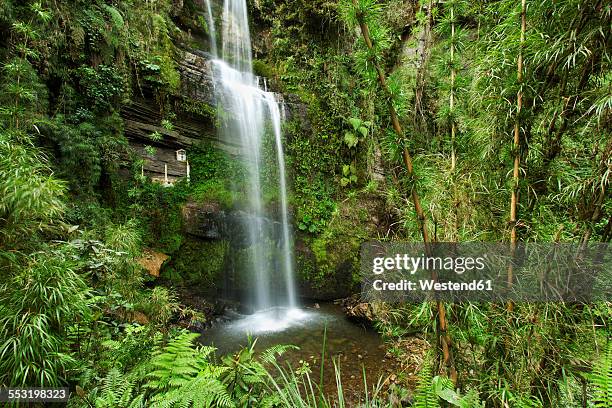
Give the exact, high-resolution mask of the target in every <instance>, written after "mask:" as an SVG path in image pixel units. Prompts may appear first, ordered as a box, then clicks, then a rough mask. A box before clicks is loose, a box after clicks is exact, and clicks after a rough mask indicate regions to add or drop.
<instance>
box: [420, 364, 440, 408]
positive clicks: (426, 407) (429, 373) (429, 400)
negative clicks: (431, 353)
mask: <svg viewBox="0 0 612 408" xmlns="http://www.w3.org/2000/svg"><path fill="white" fill-rule="evenodd" d="M433 381H434V379H433V369H432V366H431V358H426V360H425V362H424V364H423V367H422V368H421V371H420V372H419V378H418V382H417V387H416V392H415V395H414V408H439V407H440V403H439V399H438V395H437V394H436V389H435V387H434V382H433Z"/></svg>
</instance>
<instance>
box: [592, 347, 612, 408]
mask: <svg viewBox="0 0 612 408" xmlns="http://www.w3.org/2000/svg"><path fill="white" fill-rule="evenodd" d="M591 383H592V384H593V387H594V388H595V390H594V395H593V404H594V406H595V407H596V408H604V407H606V408H607V407H612V342H608V344H607V346H606V350H605V351H604V352H603V353H602V356H601V357H600V358H599V360H598V361H597V362H596V363H595V365H594V366H593V372H592V373H591Z"/></svg>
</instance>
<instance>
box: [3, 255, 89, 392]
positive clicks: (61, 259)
mask: <svg viewBox="0 0 612 408" xmlns="http://www.w3.org/2000/svg"><path fill="white" fill-rule="evenodd" d="M64 251H65V250H62V249H61V248H59V249H55V250H53V251H51V252H49V253H43V254H35V255H32V256H31V257H30V259H29V260H28V264H27V266H24V267H23V268H21V269H20V270H19V271H17V272H16V273H15V274H14V276H12V277H11V278H10V279H9V280H7V281H6V282H5V283H3V284H2V285H1V286H0V310H1V316H2V317H0V338H1V339H2V343H0V357H1V358H0V372H1V373H2V374H0V384H4V385H19V386H39V387H53V386H59V385H62V384H65V382H66V381H67V379H68V372H69V370H73V369H75V368H76V361H75V360H74V357H73V356H72V355H71V354H70V353H69V343H68V342H67V339H66V337H65V333H66V330H67V329H68V327H69V326H70V325H73V324H76V323H77V321H80V320H84V319H87V315H88V313H89V309H88V307H87V304H86V299H87V296H88V288H87V286H86V284H85V281H84V280H83V278H82V277H81V276H80V275H78V274H77V273H76V272H75V270H74V263H73V262H72V261H71V260H70V258H69V257H68V256H67V254H66V253H65V252H64Z"/></svg>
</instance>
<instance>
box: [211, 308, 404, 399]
mask: <svg viewBox="0 0 612 408" xmlns="http://www.w3.org/2000/svg"><path fill="white" fill-rule="evenodd" d="M325 332H326V347H325V349H326V351H325V364H324V378H325V381H324V382H325V386H324V388H325V393H326V394H327V395H335V393H336V384H335V376H334V368H333V364H332V361H331V358H334V359H335V361H337V362H339V366H340V372H341V377H342V386H343V390H344V393H345V394H348V395H347V398H349V399H351V400H355V398H357V399H358V398H359V395H360V394H362V393H363V391H364V385H363V369H365V372H366V377H367V381H368V384H370V387H369V388H371V385H372V384H376V383H377V381H378V379H379V377H381V376H382V377H383V379H384V378H385V377H386V376H387V375H389V374H391V372H392V371H393V369H394V364H395V362H394V361H393V360H391V359H390V358H389V357H387V356H386V348H385V346H384V344H383V342H382V339H381V337H380V336H379V335H378V333H376V331H374V330H372V329H371V328H367V327H365V326H363V325H360V324H356V323H354V322H352V321H349V320H348V319H347V318H346V317H345V315H344V314H343V312H342V310H341V308H340V307H339V306H337V305H334V304H332V303H327V304H321V306H320V308H314V307H312V308H308V307H306V308H302V309H279V308H276V309H270V310H266V311H261V312H257V313H255V314H252V315H236V316H233V319H232V320H230V321H228V322H226V323H223V324H219V325H217V326H216V327H213V328H211V329H208V330H206V331H204V332H203V334H202V337H201V338H200V341H201V342H202V344H205V345H212V346H215V347H216V348H217V355H218V356H220V355H225V354H228V353H233V352H235V351H237V350H240V349H241V348H242V347H246V346H247V345H248V344H249V341H248V337H249V335H250V336H251V337H252V338H253V339H257V342H256V347H255V348H256V350H260V351H261V350H265V349H266V348H268V347H270V346H273V345H276V344H292V345H295V346H297V347H299V350H292V351H289V352H287V353H286V354H285V355H283V356H282V357H281V358H280V359H279V362H280V363H281V365H283V366H284V365H286V364H287V363H288V364H291V366H292V367H294V368H295V367H298V366H299V365H300V364H301V363H300V361H304V362H307V363H308V364H309V366H310V368H311V370H312V372H313V374H312V377H313V378H316V379H318V378H319V373H320V368H321V355H322V349H323V338H324V333H325Z"/></svg>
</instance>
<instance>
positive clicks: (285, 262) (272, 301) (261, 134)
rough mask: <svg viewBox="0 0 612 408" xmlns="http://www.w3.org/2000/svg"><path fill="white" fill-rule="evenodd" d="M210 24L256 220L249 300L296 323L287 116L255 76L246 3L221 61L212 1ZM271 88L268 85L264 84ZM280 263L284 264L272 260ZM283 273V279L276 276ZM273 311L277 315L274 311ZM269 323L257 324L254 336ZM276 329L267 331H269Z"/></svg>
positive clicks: (219, 89)
mask: <svg viewBox="0 0 612 408" xmlns="http://www.w3.org/2000/svg"><path fill="white" fill-rule="evenodd" d="M206 9H207V12H208V16H207V22H208V25H209V30H208V31H209V34H210V35H211V41H210V43H211V53H212V54H213V58H214V59H213V61H212V62H213V67H214V70H213V71H214V77H215V78H214V81H215V92H216V99H217V102H218V103H219V104H220V106H221V107H222V108H223V110H224V111H225V112H228V115H224V117H223V118H222V119H223V120H222V122H223V125H222V126H221V129H220V133H221V135H220V136H221V137H226V138H228V140H235V139H236V136H237V137H238V138H239V140H240V142H241V146H242V152H243V153H242V157H241V160H242V164H243V165H244V167H245V169H246V174H247V177H246V178H247V180H246V187H245V190H246V191H244V192H245V193H246V196H247V201H248V209H247V211H248V212H249V213H250V215H251V216H249V217H245V218H244V220H245V221H244V222H245V224H246V225H245V227H246V231H247V232H248V240H249V245H250V254H249V255H250V256H249V260H250V262H249V269H250V270H248V271H246V272H247V273H248V275H249V287H250V288H251V290H250V292H251V293H250V294H249V298H248V299H245V301H246V303H248V304H250V306H251V308H252V309H253V310H255V311H258V312H263V313H274V315H275V320H276V321H278V320H290V321H292V320H295V319H296V318H298V317H299V315H300V314H299V311H297V310H295V309H296V307H297V296H296V291H295V284H294V277H293V275H294V272H293V269H294V266H293V265H294V260H293V256H292V241H291V236H292V234H291V228H290V224H289V222H290V220H289V212H288V208H287V206H288V203H287V181H286V174H285V158H284V152H283V144H282V133H281V120H282V118H281V110H280V108H279V103H278V101H277V98H276V96H275V95H274V94H273V93H271V92H267V89H261V88H260V87H259V82H260V81H259V79H258V78H257V77H256V76H255V75H254V74H253V70H252V56H251V37H250V32H249V23H248V10H247V4H246V0H225V2H224V6H223V15H222V19H221V21H222V29H221V38H220V43H221V55H218V51H217V46H216V44H217V38H216V37H215V36H216V33H217V30H216V28H215V19H214V16H213V9H212V7H211V4H210V2H209V0H206ZM264 83H265V81H264ZM268 129H271V132H268V131H267V130H268ZM269 136H273V137H274V144H275V147H276V148H275V152H276V165H277V168H276V169H275V173H277V174H278V185H277V186H276V188H277V189H278V195H279V205H278V206H279V208H278V213H279V215H280V225H281V228H280V229H281V231H280V233H278V234H273V232H271V231H270V229H269V228H266V226H265V225H264V222H263V219H264V217H267V216H268V214H266V208H265V207H266V206H265V205H264V199H263V190H264V174H265V172H266V169H265V160H264V158H263V157H262V155H263V150H262V149H263V145H264V142H265V138H266V137H269ZM270 254H278V255H273V256H272V258H274V257H276V258H280V259H278V260H279V262H274V261H273V259H270V258H271V256H270ZM276 269H280V271H279V272H280V274H276V273H275V272H276ZM271 309H274V310H273V311H271ZM265 321H266V320H265V319H263V320H261V321H258V320H253V321H252V322H251V323H252V324H253V325H255V326H253V330H259V329H260V327H256V325H258V324H264V323H265ZM270 327H271V326H267V328H268V329H269V328H270Z"/></svg>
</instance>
